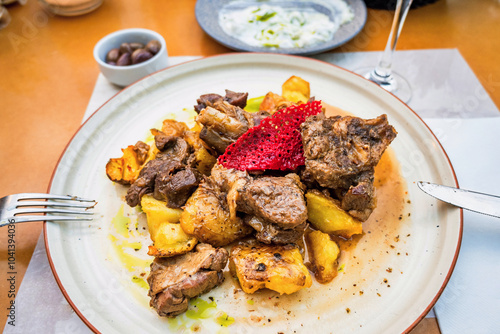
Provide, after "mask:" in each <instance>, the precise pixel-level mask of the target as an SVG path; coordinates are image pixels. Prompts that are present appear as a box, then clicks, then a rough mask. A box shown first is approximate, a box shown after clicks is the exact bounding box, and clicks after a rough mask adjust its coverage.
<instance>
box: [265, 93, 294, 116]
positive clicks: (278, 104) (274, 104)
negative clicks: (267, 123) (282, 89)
mask: <svg viewBox="0 0 500 334" xmlns="http://www.w3.org/2000/svg"><path fill="white" fill-rule="evenodd" d="M291 105H293V103H292V102H290V101H288V100H287V99H285V98H284V97H282V96H279V95H278V94H275V93H273V92H269V93H267V94H266V96H265V97H264V100H262V103H261V104H260V107H259V109H260V110H261V111H267V112H268V113H270V114H274V113H275V112H276V111H278V110H280V109H283V108H287V107H289V106H291Z"/></svg>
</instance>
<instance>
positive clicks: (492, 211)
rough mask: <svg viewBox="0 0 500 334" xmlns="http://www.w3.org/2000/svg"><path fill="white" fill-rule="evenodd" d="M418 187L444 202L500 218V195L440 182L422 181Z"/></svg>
mask: <svg viewBox="0 0 500 334" xmlns="http://www.w3.org/2000/svg"><path fill="white" fill-rule="evenodd" d="M417 185H418V187H419V188H420V189H421V190H422V191H424V192H425V193H427V194H429V195H431V196H432V197H435V198H437V199H439V200H441V201H443V202H446V203H449V204H452V205H455V206H458V207H461V208H464V209H467V210H470V211H474V212H478V213H482V214H485V215H489V216H493V217H497V218H500V197H499V196H494V195H488V194H483V193H478V192H475V191H470V190H464V189H458V188H453V187H447V186H443V185H439V184H434V183H429V182H422V181H419V182H418V183H417Z"/></svg>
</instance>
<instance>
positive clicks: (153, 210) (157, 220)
mask: <svg viewBox="0 0 500 334" xmlns="http://www.w3.org/2000/svg"><path fill="white" fill-rule="evenodd" d="M141 207H142V211H144V212H145V213H146V216H147V219H148V226H149V227H156V226H159V225H161V224H163V223H173V224H175V223H178V222H179V221H180V217H181V214H182V210H181V209H172V208H169V207H167V203H166V202H164V201H159V200H157V199H156V198H154V197H153V196H152V195H144V196H142V199H141Z"/></svg>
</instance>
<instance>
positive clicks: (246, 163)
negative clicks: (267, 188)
mask: <svg viewBox="0 0 500 334" xmlns="http://www.w3.org/2000/svg"><path fill="white" fill-rule="evenodd" d="M320 112H321V101H312V102H309V103H305V104H301V105H298V106H290V107H288V108H285V109H281V110H279V111H277V112H276V113H274V114H273V115H272V116H269V117H267V118H265V119H263V120H262V122H261V123H260V124H259V125H258V126H255V127H253V128H250V129H249V130H248V131H247V132H245V133H244V134H243V135H242V136H241V137H240V138H238V140H237V141H236V142H234V143H232V144H231V145H229V146H228V147H227V149H226V151H225V152H224V154H223V155H221V156H220V157H219V163H220V164H221V165H222V166H224V167H226V168H234V169H238V170H247V171H263V170H265V169H273V170H293V169H296V168H297V167H299V166H302V165H304V162H305V158H304V148H303V147H302V136H301V135H300V125H301V124H302V123H304V121H305V120H306V118H307V117H309V116H311V115H317V114H319V113H320Z"/></svg>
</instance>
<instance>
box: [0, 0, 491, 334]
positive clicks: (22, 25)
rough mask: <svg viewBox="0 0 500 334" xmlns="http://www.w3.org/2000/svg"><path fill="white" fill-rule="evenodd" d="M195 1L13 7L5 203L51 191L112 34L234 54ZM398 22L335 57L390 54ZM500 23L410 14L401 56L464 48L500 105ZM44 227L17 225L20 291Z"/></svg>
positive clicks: (462, 6) (3, 139)
mask: <svg viewBox="0 0 500 334" xmlns="http://www.w3.org/2000/svg"><path fill="white" fill-rule="evenodd" d="M195 3H196V1H195V0H182V1H121V0H105V1H104V4H103V5H102V6H101V7H100V8H99V9H98V10H96V11H95V12H92V13H90V14H87V15H83V16H79V17H71V18H67V17H59V16H54V15H51V14H48V13H46V12H44V11H43V10H42V9H41V7H40V5H39V4H38V2H36V1H35V0H30V1H28V3H27V4H26V5H25V6H21V5H10V6H9V7H8V10H9V13H10V14H11V17H12V22H11V23H10V25H9V26H7V27H6V28H4V29H3V30H0V115H1V122H0V161H1V164H0V197H3V196H5V195H8V194H14V193H21V192H42V193H43V192H46V191H47V189H48V185H49V181H50V178H51V175H52V172H53V170H54V168H55V166H56V164H57V161H58V158H59V156H60V154H61V153H62V151H63V149H64V147H65V145H66V144H67V142H68V141H69V140H70V138H71V136H72V135H73V134H74V133H75V131H77V129H78V127H79V126H80V122H81V120H82V117H83V114H84V112H85V109H86V107H87V103H88V101H89V99H90V96H91V94H92V89H93V87H94V84H95V80H96V78H97V75H98V73H99V70H98V68H97V65H96V64H95V62H94V59H93V56H92V50H93V47H94V45H95V43H96V42H97V41H98V40H99V39H100V38H101V37H103V36H104V35H106V34H108V33H110V32H112V31H115V30H119V29H124V28H131V27H143V28H147V29H152V30H155V31H157V32H159V33H160V34H162V35H163V36H164V37H165V40H166V42H167V46H168V52H169V55H170V56H184V55H203V56H208V55H214V54H221V53H228V52H231V51H230V50H229V49H227V48H225V47H223V46H221V45H219V44H217V43H216V42H214V41H213V40H212V39H211V38H210V37H208V35H206V34H205V33H204V32H203V31H202V30H201V28H200V27H199V26H198V24H197V22H196V19H195V15H194V6H195ZM207 15H211V14H207ZM391 22H392V13H391V12H388V11H383V10H369V11H368V19H367V23H366V26H365V28H364V29H363V31H362V32H361V33H360V34H359V35H358V36H357V37H355V38H354V39H353V40H352V41H350V42H349V43H347V44H346V45H344V46H342V47H340V48H338V49H336V50H335V52H342V51H344V52H347V51H380V50H383V48H384V47H385V42H386V39H387V35H388V32H389V29H390V25H391ZM499 22H500V2H499V1H497V0H474V1H469V0H439V1H438V2H436V3H434V4H431V5H427V6H425V7H422V8H419V9H415V10H411V12H410V13H409V15H408V18H407V20H406V23H405V27H404V29H403V33H402V35H401V38H400V41H399V43H398V50H408V49H430V48H457V49H458V50H459V51H460V53H461V54H462V56H463V57H464V58H465V60H466V61H467V62H468V64H469V65H470V67H471V68H472V70H473V71H474V73H475V74H476V76H477V77H478V78H479V80H480V82H481V83H482V85H483V86H484V87H485V89H486V91H487V92H488V93H489V94H490V96H491V98H492V99H493V101H494V102H495V104H496V105H497V106H500V66H499V65H498V59H499V57H498V54H499V53H500V42H499V40H498V28H500V24H499ZM495 27H496V28H495ZM41 228H42V224H41V223H31V224H24V225H23V224H19V225H17V226H16V229H15V236H14V240H15V245H16V254H15V261H16V262H15V265H16V272H17V274H16V291H18V290H19V285H20V283H21V281H22V278H23V275H24V272H25V270H26V268H27V266H28V264H29V260H30V258H31V255H32V252H33V250H34V248H35V245H36V242H37V240H38V237H39V235H40V231H41ZM7 240H8V235H7V228H2V229H0V273H2V275H1V276H0V295H1V298H0V310H2V311H0V315H2V317H1V319H2V320H0V329H2V330H3V326H4V320H3V319H5V316H4V314H5V315H6V308H7V307H8V305H9V304H8V303H9V301H10V299H9V298H6V296H7V294H8V290H9V289H10V286H9V282H7V277H6V275H7V274H6V272H7V271H8V267H7V262H8V256H7ZM17 320H18V321H22V319H17ZM412 333H413V334H415V333H439V329H438V327H437V323H436V321H435V320H434V319H426V320H424V321H422V322H421V323H420V324H419V325H418V326H417V327H416V328H415V329H414V330H413V332H412Z"/></svg>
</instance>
